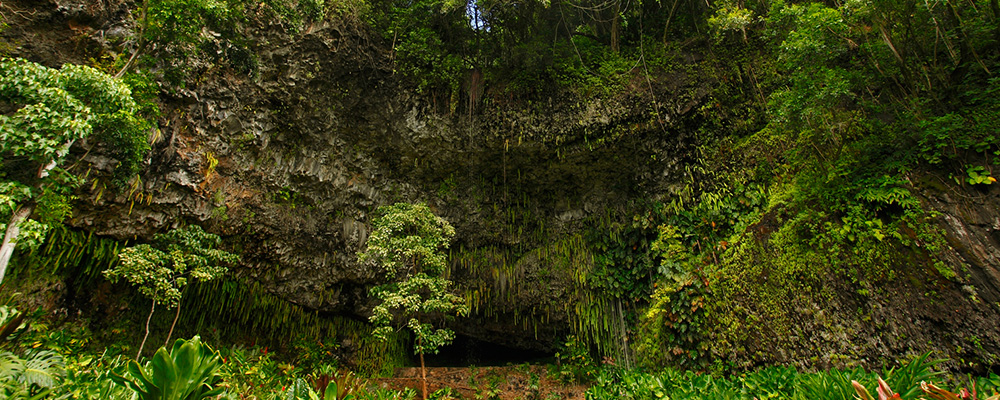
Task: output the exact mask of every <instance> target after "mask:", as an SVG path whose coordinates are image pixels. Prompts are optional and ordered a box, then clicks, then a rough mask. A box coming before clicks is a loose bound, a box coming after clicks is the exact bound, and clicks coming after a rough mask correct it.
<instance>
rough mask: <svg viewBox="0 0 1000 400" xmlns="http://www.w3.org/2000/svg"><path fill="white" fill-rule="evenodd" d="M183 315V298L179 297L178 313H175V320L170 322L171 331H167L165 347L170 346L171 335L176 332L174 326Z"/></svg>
mask: <svg viewBox="0 0 1000 400" xmlns="http://www.w3.org/2000/svg"><path fill="white" fill-rule="evenodd" d="M180 317H181V299H177V313H176V314H174V322H173V323H172V324H170V331H168V332H167V341H166V342H163V347H169V346H170V337H171V336H173V334H174V327H175V326H177V319H178V318H180Z"/></svg>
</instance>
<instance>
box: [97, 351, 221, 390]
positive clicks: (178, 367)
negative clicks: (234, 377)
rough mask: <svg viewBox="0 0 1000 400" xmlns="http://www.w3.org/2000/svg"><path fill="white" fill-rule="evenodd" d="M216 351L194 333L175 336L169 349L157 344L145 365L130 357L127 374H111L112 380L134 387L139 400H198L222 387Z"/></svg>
mask: <svg viewBox="0 0 1000 400" xmlns="http://www.w3.org/2000/svg"><path fill="white" fill-rule="evenodd" d="M220 367H221V358H220V357H219V353H218V352H216V351H215V350H212V349H211V348H209V347H208V346H207V345H205V344H203V343H202V342H201V338H200V337H198V336H195V337H194V338H192V339H191V340H184V339H178V340H177V341H176V342H175V343H174V346H173V347H172V348H171V349H170V351H169V353H168V352H167V349H166V348H165V347H161V348H160V349H159V350H157V351H156V354H155V355H153V359H152V360H151V361H150V362H148V363H147V364H146V365H145V366H140V365H139V363H137V362H135V361H131V362H129V364H128V374H127V376H126V375H118V374H115V375H112V376H111V379H112V380H114V382H115V383H117V384H119V385H122V386H126V387H128V388H130V389H132V390H134V391H135V392H136V393H137V394H138V395H139V399H140V400H154V399H155V400H163V399H170V400H199V399H205V398H211V397H213V396H216V395H218V394H220V393H222V391H223V390H224V388H223V387H221V386H219V384H220V383H221V382H220V381H221V376H220V375H219V368H220Z"/></svg>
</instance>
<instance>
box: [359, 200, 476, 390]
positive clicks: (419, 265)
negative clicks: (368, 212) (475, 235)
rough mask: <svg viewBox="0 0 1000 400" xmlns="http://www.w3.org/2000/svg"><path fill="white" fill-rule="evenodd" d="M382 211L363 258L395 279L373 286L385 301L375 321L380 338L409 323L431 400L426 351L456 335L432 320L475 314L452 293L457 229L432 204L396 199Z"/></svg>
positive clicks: (373, 317)
mask: <svg viewBox="0 0 1000 400" xmlns="http://www.w3.org/2000/svg"><path fill="white" fill-rule="evenodd" d="M378 213H379V216H378V217H377V218H375V220H374V221H373V222H372V225H373V226H374V231H373V232H372V235H371V237H369V238H368V243H367V245H368V247H367V248H366V249H365V250H364V251H363V252H362V253H361V254H360V256H359V258H360V259H361V260H362V261H368V262H374V263H375V264H376V265H378V266H379V269H380V270H381V271H383V272H384V273H385V274H386V276H387V277H388V279H389V280H390V282H389V283H386V284H384V285H381V286H378V287H375V288H374V289H372V294H373V295H374V296H375V297H376V298H378V299H379V300H380V302H379V304H378V305H376V306H375V308H374V309H373V310H372V315H371V317H369V321H370V322H371V323H372V324H375V326H376V327H377V328H376V329H375V332H374V334H375V336H376V337H378V338H380V339H382V340H387V339H388V338H389V336H390V334H391V333H392V332H393V330H394V329H395V326H396V324H397V321H398V320H405V321H406V323H405V326H406V328H407V329H409V330H410V332H412V333H413V336H414V343H413V352H414V353H416V354H418V355H420V367H421V370H422V376H423V379H424V386H423V393H422V394H423V398H424V399H426V398H427V383H426V380H427V378H426V370H425V368H424V354H437V352H438V349H439V348H440V347H441V346H446V345H448V344H450V343H451V342H452V340H454V339H455V333H454V332H453V331H452V330H451V329H448V328H436V327H434V325H433V324H432V323H431V321H434V320H442V319H444V318H446V317H452V316H455V315H467V314H468V313H469V308H468V307H467V306H465V304H464V303H465V299H463V298H461V297H459V296H457V295H455V294H454V293H452V292H451V290H450V289H449V286H450V285H451V281H449V280H448V279H446V278H444V273H445V266H446V264H445V255H444V253H443V251H442V250H444V249H446V248H447V247H448V244H449V243H450V241H451V237H452V236H454V235H455V229H454V228H452V226H451V224H449V223H448V221H446V220H445V219H443V218H441V217H438V216H437V215H434V213H433V212H431V210H430V208H428V207H427V205H426V204H409V203H396V204H394V205H391V206H384V207H381V208H379V210H378Z"/></svg>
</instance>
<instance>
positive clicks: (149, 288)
mask: <svg viewBox="0 0 1000 400" xmlns="http://www.w3.org/2000/svg"><path fill="white" fill-rule="evenodd" d="M221 241H222V240H221V239H220V238H219V236H218V235H213V234H211V233H207V232H205V231H204V230H202V229H201V227H200V226H198V225H189V226H187V227H184V228H180V229H174V230H172V231H170V232H168V233H166V234H160V235H156V236H154V237H153V244H152V245H150V244H140V245H136V246H133V247H129V248H126V249H124V250H122V252H121V254H119V255H118V259H119V261H120V262H119V263H118V265H116V266H114V267H112V268H111V269H108V270H107V271H104V276H105V277H107V278H108V280H110V281H111V282H117V281H118V280H119V279H124V280H125V281H127V282H129V283H131V284H132V285H135V286H138V288H139V293H141V294H142V295H144V296H146V297H148V298H150V299H151V300H153V305H152V306H151V307H150V310H149V316H148V317H147V318H146V334H145V336H143V338H142V343H141V344H140V345H139V352H138V353H137V354H136V356H135V357H136V359H137V360H138V359H139V355H141V354H142V349H143V347H145V346H146V339H148V338H149V321H150V320H151V319H152V318H153V312H155V311H156V305H157V304H163V305H165V306H166V307H167V308H168V309H170V308H176V309H177V313H176V314H175V315H174V322H173V323H172V324H171V325H170V331H169V332H168V333H167V340H166V342H165V343H164V347H166V346H167V344H169V343H170V337H171V336H172V335H173V333H174V326H176V325H177V318H178V317H180V313H181V310H180V304H181V296H182V292H181V289H183V288H184V287H185V286H186V285H187V283H188V279H189V278H190V279H195V280H198V281H209V280H212V279H215V278H218V277H221V276H222V275H224V274H225V273H226V270H227V269H226V267H225V265H226V264H232V263H235V262H237V261H239V256H237V255H235V254H232V253H230V252H227V251H224V250H219V249H217V248H216V247H218V246H219V244H220V243H221Z"/></svg>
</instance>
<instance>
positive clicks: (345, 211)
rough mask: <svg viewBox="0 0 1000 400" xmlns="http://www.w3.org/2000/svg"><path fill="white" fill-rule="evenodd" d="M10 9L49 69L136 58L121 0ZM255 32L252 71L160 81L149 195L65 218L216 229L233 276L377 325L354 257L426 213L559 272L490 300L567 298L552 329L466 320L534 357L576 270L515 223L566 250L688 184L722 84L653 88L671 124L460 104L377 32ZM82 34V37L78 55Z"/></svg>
mask: <svg viewBox="0 0 1000 400" xmlns="http://www.w3.org/2000/svg"><path fill="white" fill-rule="evenodd" d="M63 3H67V4H63ZM102 4H103V3H102ZM112 4H113V3H112ZM12 7H15V8H17V9H18V10H20V11H23V12H24V14H23V15H26V16H27V17H25V18H24V20H23V21H20V20H19V21H17V26H15V27H14V28H13V29H11V30H9V31H7V32H5V33H4V35H5V39H6V41H7V42H8V43H24V42H27V41H31V42H33V45H32V46H30V47H29V46H18V47H17V48H16V49H14V50H13V51H11V54H12V55H15V56H22V57H25V58H28V59H32V60H35V61H39V62H42V63H46V64H49V65H53V66H56V65H58V64H59V63H61V62H86V61H85V60H88V59H90V58H91V57H95V58H96V57H97V56H99V55H100V54H101V53H102V52H103V53H110V52H115V51H123V49H122V48H119V47H117V46H116V45H114V44H113V43H110V42H109V41H108V40H107V39H106V38H107V37H108V36H109V35H111V34H112V33H113V32H119V33H120V32H121V31H122V30H123V29H125V30H127V29H128V28H129V27H131V25H130V24H129V22H128V21H124V20H121V18H122V17H123V16H124V15H125V14H124V13H122V12H121V11H122V10H123V9H122V8H121V7H123V5H120V4H119V5H118V6H117V8H113V7H110V6H100V7H98V6H97V5H95V4H91V2H88V1H82V0H81V1H76V2H72V1H65V2H52V3H43V4H34V3H32V2H14V3H12ZM74 35H76V36H74ZM251 35H252V36H251V37H250V39H251V42H252V43H254V44H253V45H252V48H251V50H252V51H253V52H254V53H255V54H256V55H257V57H258V59H259V66H260V67H259V70H258V71H257V72H256V74H254V75H253V76H247V75H245V74H240V73H237V72H234V71H233V70H230V69H227V68H219V67H218V66H214V65H211V64H207V63H202V62H200V61H198V60H193V61H191V62H190V63H189V64H188V65H187V70H186V72H187V76H186V78H185V79H184V82H185V84H184V85H176V86H163V87H162V88H161V100H162V107H161V108H162V111H163V117H162V118H161V120H160V121H159V130H158V132H156V133H155V134H154V135H152V136H153V140H154V151H153V153H152V155H151V159H150V164H149V167H148V169H147V171H146V172H145V173H144V174H143V176H142V180H141V182H140V184H139V186H138V187H135V188H132V189H130V190H116V189H115V188H113V187H111V186H109V184H107V183H106V182H105V181H104V180H95V181H93V182H88V183H87V185H85V187H84V188H83V189H82V190H83V192H82V193H81V194H80V201H79V203H78V205H77V209H76V210H75V212H74V215H73V217H72V219H71V220H70V221H69V224H71V225H72V226H74V227H78V228H81V229H85V230H89V231H93V232H95V233H96V234H98V235H106V236H111V237H115V238H119V239H125V238H134V237H140V238H143V237H145V238H148V237H150V236H151V235H152V234H153V233H156V232H161V231H163V230H164V229H167V228H168V227H170V226H176V225H177V224H179V223H182V221H187V222H189V223H199V224H203V225H206V226H207V227H209V228H210V229H212V230H215V231H216V232H219V233H222V234H223V235H225V236H228V237H229V238H230V240H231V241H235V242H237V243H238V244H239V245H240V246H241V247H242V248H241V251H242V254H243V265H242V266H241V268H240V269H239V270H238V272H237V274H239V275H241V276H244V277H248V278H251V279H256V280H259V281H261V282H263V283H265V284H266V285H267V286H268V287H269V288H270V290H271V291H272V292H273V293H275V294H278V295H280V296H282V297H284V298H286V299H288V300H289V301H292V302H295V303H297V304H300V305H303V306H305V307H309V308H313V309H318V310H322V311H327V312H337V313H349V314H355V315H362V316H363V315H364V314H365V313H366V312H367V311H366V310H367V307H368V305H366V304H365V301H366V299H367V295H366V294H367V288H368V287H370V286H371V285H373V284H376V283H378V282H379V279H380V277H379V276H378V274H377V273H376V271H374V270H372V269H371V268H370V267H367V266H363V265H359V264H358V263H357V261H356V253H357V251H358V250H359V249H360V248H361V246H362V245H363V243H364V241H365V239H366V238H367V234H368V231H367V229H368V228H367V226H366V222H367V221H368V220H369V218H370V216H371V212H372V211H373V210H374V209H375V208H376V207H377V206H379V205H382V204H388V203H392V202H396V201H423V202H427V203H429V204H430V205H431V206H432V207H433V208H434V209H435V211H436V212H437V213H438V214H440V215H441V216H443V217H445V218H447V219H448V220H449V221H451V223H452V224H453V225H455V226H456V228H457V230H458V236H457V237H458V239H457V240H456V242H455V243H454V246H453V247H454V248H456V249H476V248H480V247H491V248H499V249H513V248H517V249H519V250H518V251H517V252H516V253H518V254H525V255H526V256H525V257H527V258H526V259H525V260H521V261H519V260H506V261H503V262H509V263H511V265H514V264H517V265H520V266H521V267H520V269H519V270H520V271H521V272H520V274H519V275H518V277H519V278H523V279H525V282H522V283H529V282H532V281H538V279H537V278H536V277H533V275H535V274H537V273H540V271H541V272H542V273H544V274H545V275H546V277H545V279H544V282H545V283H546V284H547V285H549V286H547V287H538V288H532V289H531V290H526V291H524V292H519V293H518V294H510V295H507V298H508V300H507V301H506V302H505V303H504V304H502V305H495V306H494V308H495V307H499V308H502V309H504V311H503V313H504V314H510V315H513V314H515V313H521V314H522V315H527V314H532V313H533V312H534V313H536V314H538V313H541V312H542V311H530V310H532V309H536V308H540V307H538V306H539V305H541V303H544V304H548V305H552V304H562V307H560V308H553V307H549V308H548V311H545V314H546V317H545V318H546V319H547V320H550V321H552V323H551V324H548V325H547V328H545V329H542V332H539V330H538V328H537V326H529V325H527V324H520V325H518V324H511V323H505V322H502V321H501V320H498V319H496V318H482V319H481V321H480V322H481V323H480V324H463V326H460V327H458V328H459V329H460V331H464V333H466V334H470V335H473V336H477V337H480V338H484V339H487V340H493V341H497V342H500V343H505V344H513V345H518V346H521V347H532V348H550V346H552V345H553V344H554V343H555V341H556V340H558V339H560V338H561V336H562V335H564V334H565V332H566V321H567V319H568V317H567V316H566V315H565V313H566V312H567V311H568V308H566V307H565V304H567V302H568V301H569V299H568V297H567V296H569V294H568V293H569V291H568V290H567V291H558V290H549V289H550V288H555V287H567V286H571V283H569V282H564V283H560V281H563V280H570V279H572V278H571V277H570V276H569V274H567V273H553V274H550V273H549V271H548V269H549V268H548V267H547V266H545V265H540V264H539V260H540V258H539V257H537V256H530V254H531V252H532V251H537V250H538V249H540V248H543V247H544V246H545V243H544V242H545V241H544V240H538V239H536V240H532V239H529V236H530V235H531V232H528V231H524V232H521V231H519V230H516V229H511V226H513V224H512V223H511V222H510V221H511V220H517V221H518V222H517V224H525V225H526V226H527V225H530V227H533V228H535V229H540V228H538V227H539V226H544V232H545V233H544V235H545V236H546V237H551V238H556V240H558V238H560V237H564V236H566V235H569V234H571V233H573V232H575V231H576V230H577V229H578V228H579V226H580V224H581V221H582V220H583V219H584V218H586V217H587V216H588V215H592V214H594V213H597V212H600V211H602V210H605V209H606V208H608V207H615V206H616V205H617V204H623V203H626V202H628V201H629V200H631V199H636V198H639V197H640V196H643V197H644V196H658V195H660V194H663V193H668V192H669V191H670V190H671V187H672V186H671V185H672V184H673V182H676V181H678V180H679V179H678V178H679V177H680V176H681V174H682V173H683V172H682V171H683V170H682V168H681V165H682V163H681V159H682V156H681V155H683V154H685V152H684V151H683V148H684V147H685V146H686V145H687V139H685V133H684V131H683V130H682V129H677V126H679V120H680V119H682V118H683V117H684V115H685V114H686V113H688V112H690V111H691V110H692V109H694V108H695V107H696V106H697V105H698V104H699V101H701V99H702V98H703V97H704V96H705V95H706V93H707V91H706V90H702V89H699V87H700V86H702V85H706V84H707V82H699V81H698V79H695V78H693V77H688V76H686V75H684V74H683V73H677V74H676V75H675V76H673V77H672V79H671V84H670V85H668V86H667V87H662V88H658V90H661V91H662V93H656V94H657V96H659V97H661V98H662V99H661V100H662V101H661V104H660V105H659V106H658V108H659V109H660V114H659V115H660V116H659V117H657V118H656V119H653V117H651V116H650V115H651V113H650V111H651V110H653V109H654V106H653V105H652V102H651V101H650V98H649V95H648V93H643V92H641V91H638V92H635V93H633V94H628V95H623V96H621V97H617V98H614V99H611V100H607V99H605V100H599V99H592V100H586V99H583V100H581V99H579V98H578V97H576V96H575V95H573V94H572V93H565V94H563V95H560V96H561V97H557V98H550V99H549V100H548V104H540V105H528V106H525V105H513V106H510V105H500V104H492V105H491V104H485V105H483V106H482V107H481V108H482V110H480V112H478V113H467V112H459V113H451V112H448V111H447V110H444V111H442V107H441V106H437V105H435V104H434V103H433V102H432V101H430V99H428V98H427V97H426V96H421V95H418V94H417V93H416V92H415V91H414V90H413V88H411V87H408V86H406V84H405V81H406V80H405V79H404V78H403V77H401V76H399V75H395V74H394V73H393V72H392V65H391V63H390V60H389V59H388V54H387V53H386V52H385V51H384V50H383V49H382V48H381V47H379V46H378V45H376V43H377V42H378V40H375V39H373V38H371V37H369V36H368V34H367V33H366V32H364V31H363V30H359V29H358V28H356V27H354V26H352V25H350V24H344V23H340V22H331V21H324V22H318V23H315V24H311V25H307V26H305V27H303V29H302V31H301V32H299V33H296V34H288V33H281V32H277V31H276V30H273V29H272V30H268V29H266V27H262V28H261V29H259V30H256V31H254V32H253V33H252V34H251ZM73 40H77V41H79V42H80V43H82V45H78V46H69V45H68V42H70V41H73ZM686 62H696V59H694V58H691V57H690V56H688V59H687V60H686ZM671 92H675V93H679V94H681V95H671ZM663 99H666V100H663ZM466 111H467V110H466ZM623 127H624V129H623ZM92 147H94V146H93V144H92V143H86V142H84V143H82V145H81V146H80V148H79V149H76V150H75V151H76V152H77V153H79V154H81V155H83V157H84V160H85V161H88V162H89V163H91V165H92V166H93V167H94V168H95V169H97V170H105V171H107V170H109V169H110V167H111V166H112V165H113V164H114V160H110V159H108V158H106V157H105V156H103V155H102V153H101V151H100V147H99V146H98V147H96V148H92ZM90 150H95V151H90ZM513 210H517V211H516V212H529V213H531V215H530V216H527V217H524V216H512V214H513V213H514V212H515V211H513ZM515 228H516V227H515ZM498 262H501V261H499V260H498ZM525 266H527V267H525ZM456 274H457V275H458V276H463V275H464V276H466V277H468V278H476V277H481V274H480V273H479V272H473V271H469V272H462V271H457V272H456ZM459 283H460V284H463V282H459ZM518 310H521V311H518ZM524 310H529V311H524ZM536 316H537V315H536ZM491 319H492V322H489V321H490V320H491ZM512 332H514V333H515V334H512ZM517 332H520V333H517Z"/></svg>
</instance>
